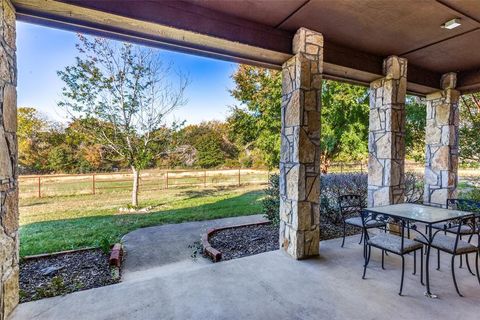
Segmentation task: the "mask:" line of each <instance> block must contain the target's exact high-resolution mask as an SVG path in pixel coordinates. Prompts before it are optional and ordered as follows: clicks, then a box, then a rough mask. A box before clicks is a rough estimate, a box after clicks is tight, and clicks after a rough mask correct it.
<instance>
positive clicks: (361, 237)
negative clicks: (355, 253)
mask: <svg viewBox="0 0 480 320" xmlns="http://www.w3.org/2000/svg"><path fill="white" fill-rule="evenodd" d="M364 234H365V230H363V228H362V235H361V236H360V241H359V242H358V244H362V241H363V236H364Z"/></svg>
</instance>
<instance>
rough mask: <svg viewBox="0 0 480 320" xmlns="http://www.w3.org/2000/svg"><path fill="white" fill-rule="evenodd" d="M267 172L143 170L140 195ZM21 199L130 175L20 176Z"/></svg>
mask: <svg viewBox="0 0 480 320" xmlns="http://www.w3.org/2000/svg"><path fill="white" fill-rule="evenodd" d="M424 170H425V167H424V166H423V164H421V163H414V162H407V163H406V164H405V171H412V172H416V173H419V174H423V172H424ZM367 172H368V165H367V163H366V162H351V163H345V162H336V163H331V164H330V166H329V167H328V173H367ZM272 173H273V172H270V171H269V170H266V169H224V170H218V169H215V170H189V171H187V170H145V171H143V172H142V173H141V176H140V184H139V190H140V192H145V191H153V190H167V189H172V188H182V187H183V188H185V187H199V188H207V187H213V186H235V185H237V186H244V185H252V184H266V183H267V182H268V179H269V177H270V175H271V174H272ZM459 177H460V180H461V181H473V180H474V181H477V180H478V179H479V178H480V170H479V169H459ZM19 186H20V194H19V196H20V198H31V197H38V198H41V197H51V196H68V195H81V194H93V195H95V194H102V193H109V192H116V191H122V190H131V188H132V174H131V173H128V172H125V173H92V174H68V175H34V176H32V175H29V176H27V175H25V176H20V177H19Z"/></svg>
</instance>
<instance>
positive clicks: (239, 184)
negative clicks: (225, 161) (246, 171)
mask: <svg viewBox="0 0 480 320" xmlns="http://www.w3.org/2000/svg"><path fill="white" fill-rule="evenodd" d="M240 170H241V169H240V168H238V186H239V187H240V186H241V182H240Z"/></svg>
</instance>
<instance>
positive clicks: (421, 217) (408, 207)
mask: <svg viewBox="0 0 480 320" xmlns="http://www.w3.org/2000/svg"><path fill="white" fill-rule="evenodd" d="M365 210H366V211H368V212H372V213H378V214H384V215H386V216H390V217H397V218H402V219H407V220H413V221H418V222H422V223H426V224H434V223H438V222H444V221H448V220H453V219H457V218H464V217H468V216H472V215H474V214H473V213H472V212H468V211H460V210H451V209H444V208H439V207H431V206H425V205H421V204H414V203H401V204H392V205H387V206H380V207H374V208H367V209H365Z"/></svg>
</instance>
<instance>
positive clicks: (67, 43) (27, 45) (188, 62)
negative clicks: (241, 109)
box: [17, 22, 237, 124]
mask: <svg viewBox="0 0 480 320" xmlns="http://www.w3.org/2000/svg"><path fill="white" fill-rule="evenodd" d="M75 42H76V34H75V33H73V32H68V31H63V30H57V29H52V28H46V27H42V26H37V25H33V24H28V23H22V22H17V65H18V105H19V106H21V107H34V108H36V109H38V110H39V111H40V112H42V113H43V114H44V115H47V117H48V118H50V119H52V120H57V121H62V122H64V121H67V118H66V114H65V112H64V111H63V110H62V109H61V108H59V107H57V102H58V101H59V100H60V99H61V95H60V94H61V88H62V86H63V85H62V82H61V81H60V79H59V78H58V76H57V74H56V72H57V70H61V69H63V68H64V67H65V66H67V65H71V64H72V63H73V62H74V61H75V59H74V58H75V56H76V49H75ZM161 52H162V56H163V57H164V59H165V61H169V62H170V61H171V62H173V63H174V65H175V67H176V68H178V69H180V70H182V71H183V72H186V73H188V74H189V76H190V80H191V84H190V86H189V87H188V90H187V97H188V100H189V102H188V104H187V105H186V106H184V107H182V108H181V109H178V110H176V111H175V112H174V113H173V114H171V115H170V118H169V121H172V120H186V122H187V123H188V124H192V123H199V122H201V121H203V120H214V119H215V120H223V119H225V117H226V114H227V112H228V106H231V105H234V104H236V103H237V102H236V100H235V99H233V98H232V97H231V96H230V94H229V93H228V89H231V88H233V86H234V85H233V81H232V80H231V78H230V75H231V74H232V73H233V72H234V71H235V69H236V64H235V63H230V62H224V61H218V60H214V59H208V58H203V57H197V56H193V55H187V54H182V53H176V52H171V51H166V50H162V51H161Z"/></svg>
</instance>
